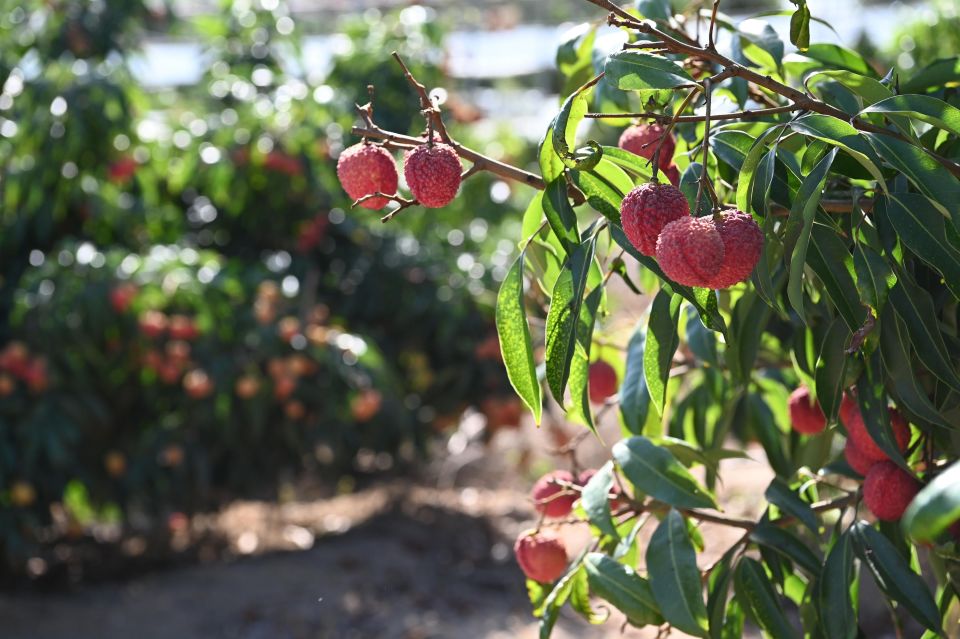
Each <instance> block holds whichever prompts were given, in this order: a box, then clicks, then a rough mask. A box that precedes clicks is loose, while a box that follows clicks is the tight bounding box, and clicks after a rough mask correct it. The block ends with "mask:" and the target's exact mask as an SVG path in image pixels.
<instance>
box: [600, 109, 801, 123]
mask: <svg viewBox="0 0 960 639" xmlns="http://www.w3.org/2000/svg"><path fill="white" fill-rule="evenodd" d="M800 110H802V108H801V107H799V106H797V105H796V104H788V105H785V106H778V107H774V108H772V109H748V110H745V111H735V112H733V113H717V114H714V115H712V116H710V117H711V119H712V120H713V121H714V122H719V121H721V120H750V119H753V118H762V117H765V116H768V115H776V114H778V113H789V112H791V111H800ZM584 117H586V118H592V119H598V120H599V119H604V118H636V119H641V120H656V121H657V122H661V123H662V122H669V121H670V120H672V119H673V117H672V116H669V115H667V114H665V113H650V112H642V113H587V114H586V115H584ZM705 120H706V116H703V115H682V116H680V117H679V118H677V122H703V121H705Z"/></svg>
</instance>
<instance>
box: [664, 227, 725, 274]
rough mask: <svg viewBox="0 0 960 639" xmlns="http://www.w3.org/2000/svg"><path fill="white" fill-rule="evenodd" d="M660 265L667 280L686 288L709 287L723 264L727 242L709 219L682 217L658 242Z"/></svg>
mask: <svg viewBox="0 0 960 639" xmlns="http://www.w3.org/2000/svg"><path fill="white" fill-rule="evenodd" d="M657 262H659V264H660V268H661V269H663V272H664V273H665V274H666V276H667V277H669V278H670V279H672V280H673V281H674V282H677V283H678V284H683V285H685V286H701V287H709V285H710V282H711V281H712V279H713V278H714V277H715V276H716V274H717V272H718V271H719V269H720V265H721V264H722V263H723V241H722V240H721V239H720V234H719V233H718V232H717V228H716V226H715V225H714V223H713V220H712V219H711V218H709V217H681V218H680V219H678V220H674V221H673V222H670V223H669V224H667V225H666V226H665V227H663V230H662V231H661V232H660V237H659V238H658V239H657Z"/></svg>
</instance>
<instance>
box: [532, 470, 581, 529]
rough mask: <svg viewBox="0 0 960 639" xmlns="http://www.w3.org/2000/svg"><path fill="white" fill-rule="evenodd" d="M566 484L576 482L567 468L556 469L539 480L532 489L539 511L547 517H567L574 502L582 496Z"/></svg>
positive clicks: (534, 501)
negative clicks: (563, 484)
mask: <svg viewBox="0 0 960 639" xmlns="http://www.w3.org/2000/svg"><path fill="white" fill-rule="evenodd" d="M561 482H562V483H565V484H575V483H576V481H575V480H574V478H573V475H571V474H570V473H569V472H567V471H565V470H555V471H553V472H552V473H547V474H546V475H544V476H543V477H541V478H540V479H538V480H537V483H535V484H534V485H533V489H532V490H531V491H530V496H531V497H532V498H533V503H534V508H536V509H537V512H539V513H541V514H543V515H546V516H547V517H557V518H560V517H566V516H567V515H569V514H570V511H571V510H573V503H574V502H575V501H577V498H578V497H579V496H580V495H579V493H577V492H576V491H574V490H572V489H570V488H568V487H566V486H562V485H561Z"/></svg>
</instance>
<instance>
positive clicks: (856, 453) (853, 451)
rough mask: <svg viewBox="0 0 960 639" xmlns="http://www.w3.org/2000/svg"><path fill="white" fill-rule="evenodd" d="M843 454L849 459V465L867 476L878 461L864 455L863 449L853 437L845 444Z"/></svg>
mask: <svg viewBox="0 0 960 639" xmlns="http://www.w3.org/2000/svg"><path fill="white" fill-rule="evenodd" d="M843 456H844V457H845V458H846V460H847V465H848V466H850V468H852V469H854V470H855V471H857V472H858V473H860V474H861V475H863V476H864V477H866V475H867V473H868V472H870V469H871V468H873V465H874V464H876V463H877V460H875V459H870V458H869V457H867V456H866V455H864V454H863V451H861V450H860V447H859V446H857V445H856V444H855V443H853V440H852V439H848V440H847V443H846V444H845V445H844V447H843Z"/></svg>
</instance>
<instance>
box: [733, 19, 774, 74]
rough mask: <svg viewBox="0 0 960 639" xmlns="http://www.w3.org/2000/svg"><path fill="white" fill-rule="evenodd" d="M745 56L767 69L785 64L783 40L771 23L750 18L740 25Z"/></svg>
mask: <svg viewBox="0 0 960 639" xmlns="http://www.w3.org/2000/svg"><path fill="white" fill-rule="evenodd" d="M739 31H740V36H741V46H742V51H743V55H744V56H746V57H747V58H748V59H750V60H752V61H753V62H756V63H757V64H759V65H760V66H761V67H764V68H766V69H771V70H776V69H779V68H780V64H781V63H782V62H783V40H781V39H780V36H779V35H777V31H776V30H775V29H774V28H773V27H772V26H770V23H769V22H766V21H764V20H757V19H756V18H749V19H747V20H744V21H743V22H741V23H740V25H739Z"/></svg>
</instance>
